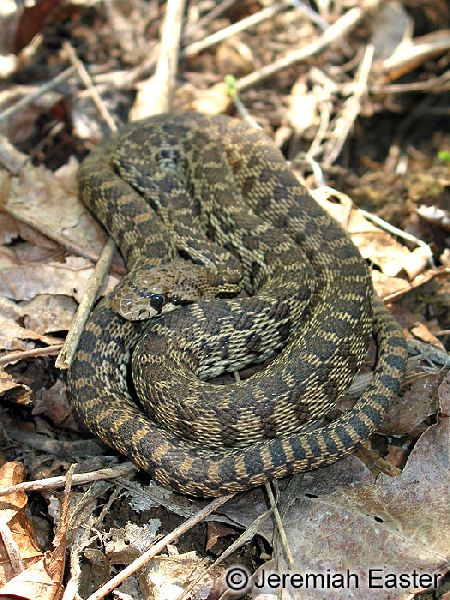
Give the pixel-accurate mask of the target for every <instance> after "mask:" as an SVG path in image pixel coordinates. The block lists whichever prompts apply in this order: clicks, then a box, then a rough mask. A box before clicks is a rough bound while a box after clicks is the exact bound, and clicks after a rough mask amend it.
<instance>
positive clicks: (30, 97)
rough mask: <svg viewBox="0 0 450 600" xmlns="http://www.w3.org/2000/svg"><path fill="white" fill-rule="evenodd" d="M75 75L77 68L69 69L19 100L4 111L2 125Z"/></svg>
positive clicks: (0, 116) (1, 116) (0, 117)
mask: <svg viewBox="0 0 450 600" xmlns="http://www.w3.org/2000/svg"><path fill="white" fill-rule="evenodd" d="M75 73H76V68H75V67H69V68H68V69H66V70H65V71H63V72H62V73H60V74H59V75H58V76H57V77H55V78H54V79H52V80H51V81H49V82H48V83H46V84H44V85H41V86H40V87H39V88H38V89H37V90H36V91H35V92H32V93H31V94H28V96H26V97H25V98H22V100H19V102H16V103H15V104H13V106H10V107H9V108H7V109H6V110H5V111H3V112H2V113H1V114H0V123H2V122H3V121H5V120H6V119H8V118H9V117H11V116H12V115H14V114H15V113H17V112H19V111H21V110H22V109H23V108H26V107H27V106H28V105H29V104H31V103H32V102H33V101H34V100H36V98H40V97H41V96H42V94H45V92H48V91H49V90H52V89H53V88H55V87H57V86H58V85H59V84H60V83H62V82H63V81H66V79H69V77H72V75H75Z"/></svg>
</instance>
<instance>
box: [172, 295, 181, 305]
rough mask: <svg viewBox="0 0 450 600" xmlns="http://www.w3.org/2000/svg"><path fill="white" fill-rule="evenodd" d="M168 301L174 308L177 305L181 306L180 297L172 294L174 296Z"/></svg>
mask: <svg viewBox="0 0 450 600" xmlns="http://www.w3.org/2000/svg"><path fill="white" fill-rule="evenodd" d="M170 301H171V302H172V304H173V305H174V306H178V305H179V304H181V300H180V297H179V296H177V294H174V295H173V296H172V298H171V299H170Z"/></svg>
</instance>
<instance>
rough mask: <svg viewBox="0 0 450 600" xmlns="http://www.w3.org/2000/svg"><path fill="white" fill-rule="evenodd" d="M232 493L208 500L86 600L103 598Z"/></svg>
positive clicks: (221, 503)
mask: <svg viewBox="0 0 450 600" xmlns="http://www.w3.org/2000/svg"><path fill="white" fill-rule="evenodd" d="M233 495H234V494H230V495H229V496H221V497H220V498H216V499H215V500H213V501H212V502H210V503H209V504H208V505H207V506H205V508H203V509H202V510H200V511H199V512H198V513H197V514H195V515H193V516H192V517H190V518H189V519H187V521H185V522H184V523H182V524H181V525H180V526H179V527H177V528H176V529H174V531H172V532H171V533H169V534H167V535H166V536H165V537H163V539H162V540H160V541H159V542H158V543H156V544H155V545H154V546H152V547H151V548H150V549H149V550H147V552H144V554H142V555H141V556H140V557H139V558H137V559H136V560H135V561H134V562H132V563H131V565H128V567H126V568H125V569H123V571H121V572H120V573H119V574H118V575H116V576H115V577H113V578H112V579H111V580H110V581H108V583H106V584H105V585H103V586H102V587H101V588H100V589H98V590H97V591H96V592H94V593H93V594H92V595H91V596H89V598H87V600H100V599H101V598H104V597H105V596H106V595H107V594H109V593H110V592H111V591H112V590H113V589H115V588H116V587H117V586H118V585H120V584H121V583H122V582H123V581H124V580H125V579H126V578H127V577H129V576H130V575H133V573H136V571H138V570H139V569H141V568H142V567H143V566H144V565H146V564H147V563H148V561H149V560H151V559H152V558H153V557H154V556H156V555H157V554H158V553H159V552H161V550H163V549H164V548H165V547H166V546H167V544H170V543H172V542H173V541H174V540H176V539H177V538H179V537H180V536H182V535H184V534H185V533H186V532H187V531H189V529H192V527H194V525H196V524H197V523H200V522H201V521H202V520H203V519H204V518H205V517H207V516H208V515H209V514H211V513H212V512H214V511H215V510H217V509H218V508H219V507H220V506H222V505H223V504H225V502H227V501H228V500H229V499H230V498H232V497H233Z"/></svg>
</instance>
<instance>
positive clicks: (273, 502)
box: [265, 483, 295, 570]
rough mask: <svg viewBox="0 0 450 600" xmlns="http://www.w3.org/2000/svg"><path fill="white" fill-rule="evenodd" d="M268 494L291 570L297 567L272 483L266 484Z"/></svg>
mask: <svg viewBox="0 0 450 600" xmlns="http://www.w3.org/2000/svg"><path fill="white" fill-rule="evenodd" d="M265 488H266V492H267V495H268V496H269V500H270V506H271V507H272V508H273V516H274V517H275V522H276V524H277V529H278V533H279V534H280V539H281V545H282V546H283V550H284V553H285V554H286V558H287V560H288V563H289V568H290V569H291V570H293V569H295V560H294V556H293V554H292V550H291V548H290V547H289V542H288V539H287V535H286V531H285V529H284V525H283V521H282V519H281V515H280V513H279V511H278V506H277V502H276V500H275V496H274V495H273V492H272V488H271V487H270V483H266V485H265Z"/></svg>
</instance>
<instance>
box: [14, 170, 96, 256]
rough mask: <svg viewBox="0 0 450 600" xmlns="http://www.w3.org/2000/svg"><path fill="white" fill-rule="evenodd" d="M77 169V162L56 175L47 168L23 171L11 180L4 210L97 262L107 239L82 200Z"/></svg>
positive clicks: (58, 171) (56, 172)
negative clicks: (78, 195)
mask: <svg viewBox="0 0 450 600" xmlns="http://www.w3.org/2000/svg"><path fill="white" fill-rule="evenodd" d="M77 169H78V163H77V161H76V160H74V159H73V160H70V161H69V162H68V163H67V164H66V165H64V166H63V167H61V168H60V169H58V170H57V171H55V172H52V171H50V170H49V169H46V168H45V167H43V166H41V167H31V166H29V167H28V168H27V169H23V170H22V171H21V173H20V174H19V175H18V176H17V177H12V178H11V182H10V194H9V197H8V198H7V200H6V202H5V205H4V209H5V211H6V212H8V214H10V215H13V216H15V217H17V219H19V220H21V221H23V222H25V223H28V224H29V225H32V226H34V227H36V228H37V229H38V230H39V231H40V232H42V233H43V234H45V235H46V236H48V237H49V238H50V239H51V240H55V241H56V242H58V243H59V244H61V245H62V246H63V247H69V248H72V249H73V250H74V251H75V252H77V253H78V254H81V255H82V256H87V257H89V258H91V259H93V260H96V259H97V258H98V256H99V255H100V252H101V249H102V247H103V245H104V243H105V239H106V236H105V233H104V231H103V230H102V228H101V227H100V225H99V224H98V223H97V222H96V221H95V220H94V219H93V218H92V217H91V216H90V214H89V213H88V212H87V210H86V209H85V207H84V206H83V205H82V204H81V202H79V201H78V197H77V183H76V172H77Z"/></svg>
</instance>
